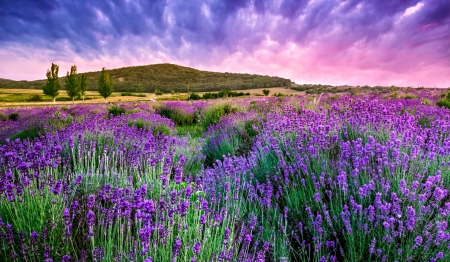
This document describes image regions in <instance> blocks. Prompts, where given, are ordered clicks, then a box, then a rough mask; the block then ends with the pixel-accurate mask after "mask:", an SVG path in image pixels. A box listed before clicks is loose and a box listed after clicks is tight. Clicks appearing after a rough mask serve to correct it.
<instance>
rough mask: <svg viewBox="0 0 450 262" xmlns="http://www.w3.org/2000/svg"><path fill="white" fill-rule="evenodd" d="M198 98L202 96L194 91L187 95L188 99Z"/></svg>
mask: <svg viewBox="0 0 450 262" xmlns="http://www.w3.org/2000/svg"><path fill="white" fill-rule="evenodd" d="M200 99H202V97H201V96H200V95H199V94H196V93H192V94H191V95H190V96H189V100H200Z"/></svg>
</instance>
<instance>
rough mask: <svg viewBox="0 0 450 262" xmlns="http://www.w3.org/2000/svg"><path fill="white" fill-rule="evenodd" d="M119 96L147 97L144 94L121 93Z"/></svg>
mask: <svg viewBox="0 0 450 262" xmlns="http://www.w3.org/2000/svg"><path fill="white" fill-rule="evenodd" d="M120 95H121V96H137V97H147V96H146V95H145V94H134V93H131V92H123V93H122V94H120Z"/></svg>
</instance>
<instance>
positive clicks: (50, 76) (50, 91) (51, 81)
mask: <svg viewBox="0 0 450 262" xmlns="http://www.w3.org/2000/svg"><path fill="white" fill-rule="evenodd" d="M58 71H59V66H58V65H56V64H53V63H52V67H51V68H50V69H49V70H47V84H46V85H44V87H43V90H44V94H45V95H48V96H51V97H52V98H53V103H55V102H56V97H57V96H58V95H59V79H58Z"/></svg>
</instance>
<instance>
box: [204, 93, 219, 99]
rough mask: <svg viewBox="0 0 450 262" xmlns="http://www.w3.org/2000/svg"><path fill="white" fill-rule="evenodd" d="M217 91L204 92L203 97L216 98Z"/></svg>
mask: <svg viewBox="0 0 450 262" xmlns="http://www.w3.org/2000/svg"><path fill="white" fill-rule="evenodd" d="M216 98H217V93H204V94H203V99H216Z"/></svg>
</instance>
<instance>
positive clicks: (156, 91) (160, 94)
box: [155, 89, 164, 96]
mask: <svg viewBox="0 0 450 262" xmlns="http://www.w3.org/2000/svg"><path fill="white" fill-rule="evenodd" d="M163 94H164V93H163V92H161V91H159V90H158V89H156V90H155V95H157V96H162V95H163Z"/></svg>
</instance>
